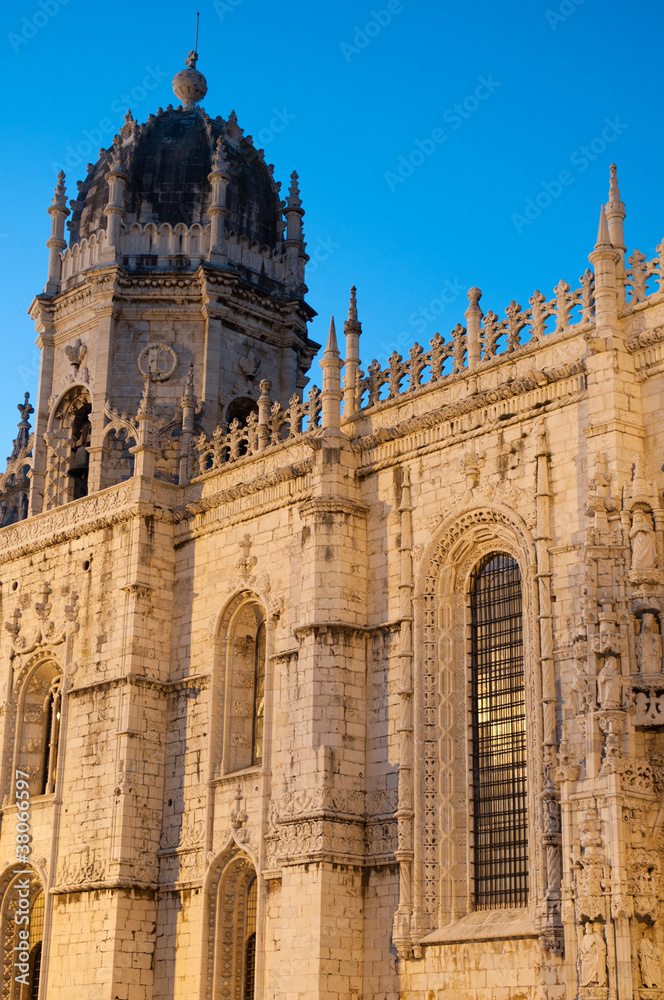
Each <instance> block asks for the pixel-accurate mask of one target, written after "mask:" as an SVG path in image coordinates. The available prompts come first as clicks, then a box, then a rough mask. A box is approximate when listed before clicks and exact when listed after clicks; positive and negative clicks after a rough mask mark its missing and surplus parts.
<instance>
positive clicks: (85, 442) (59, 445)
mask: <svg viewBox="0 0 664 1000" xmlns="http://www.w3.org/2000/svg"><path fill="white" fill-rule="evenodd" d="M91 414H92V395H91V393H90V387H89V385H87V383H85V382H73V383H70V384H69V385H68V386H67V388H66V389H65V390H64V392H62V393H61V394H60V396H58V398H57V399H56V400H55V402H54V404H53V406H52V407H51V412H50V415H49V418H48V426H47V431H46V434H45V435H44V438H45V441H46V446H47V450H46V501H45V509H46V510H50V509H52V508H53V507H59V506H60V505H61V504H64V503H69V502H70V501H71V500H77V499H80V497H83V496H87V492H88V467H89V453H88V447H89V445H90V431H91V425H90V416H91Z"/></svg>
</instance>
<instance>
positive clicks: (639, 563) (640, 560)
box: [629, 510, 657, 573]
mask: <svg viewBox="0 0 664 1000" xmlns="http://www.w3.org/2000/svg"><path fill="white" fill-rule="evenodd" d="M629 537H630V539H631V543H632V566H631V568H632V572H638V573H643V572H648V571H649V570H652V569H655V568H656V565H657V546H656V544H655V532H654V529H653V526H652V520H651V518H650V515H649V514H646V512H645V511H644V510H635V511H634V516H633V518H632V527H631V529H630V532H629Z"/></svg>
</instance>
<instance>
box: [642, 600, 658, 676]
mask: <svg viewBox="0 0 664 1000" xmlns="http://www.w3.org/2000/svg"><path fill="white" fill-rule="evenodd" d="M636 652H637V656H638V659H639V673H640V674H659V673H661V670H662V636H661V634H660V629H659V622H658V621H657V618H656V617H655V615H654V614H651V613H650V612H646V613H645V614H644V616H643V618H642V619H641V631H640V633H639V636H638V638H637V640H636Z"/></svg>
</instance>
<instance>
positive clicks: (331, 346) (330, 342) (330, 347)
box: [325, 316, 339, 354]
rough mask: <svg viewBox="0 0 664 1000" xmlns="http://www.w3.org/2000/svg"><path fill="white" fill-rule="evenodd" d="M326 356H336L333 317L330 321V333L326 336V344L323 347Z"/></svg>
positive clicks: (336, 346) (335, 332) (335, 335)
mask: <svg viewBox="0 0 664 1000" xmlns="http://www.w3.org/2000/svg"><path fill="white" fill-rule="evenodd" d="M325 353H326V354H338V353H339V347H338V345H337V331H336V327H335V325H334V316H333V317H332V318H331V320H330V332H329V334H328V336H327V344H326V346H325Z"/></svg>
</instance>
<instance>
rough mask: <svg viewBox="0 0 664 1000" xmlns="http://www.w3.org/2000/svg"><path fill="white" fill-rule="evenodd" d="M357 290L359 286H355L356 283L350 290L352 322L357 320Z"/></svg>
mask: <svg viewBox="0 0 664 1000" xmlns="http://www.w3.org/2000/svg"><path fill="white" fill-rule="evenodd" d="M356 292H357V288H356V287H355V285H353V286H352V288H351V290H350V302H349V304H348V319H349V320H350V321H351V322H353V321H354V322H357V298H356V295H355V293H356Z"/></svg>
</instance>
